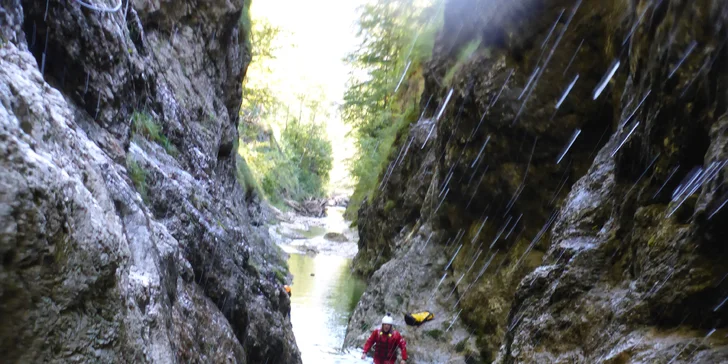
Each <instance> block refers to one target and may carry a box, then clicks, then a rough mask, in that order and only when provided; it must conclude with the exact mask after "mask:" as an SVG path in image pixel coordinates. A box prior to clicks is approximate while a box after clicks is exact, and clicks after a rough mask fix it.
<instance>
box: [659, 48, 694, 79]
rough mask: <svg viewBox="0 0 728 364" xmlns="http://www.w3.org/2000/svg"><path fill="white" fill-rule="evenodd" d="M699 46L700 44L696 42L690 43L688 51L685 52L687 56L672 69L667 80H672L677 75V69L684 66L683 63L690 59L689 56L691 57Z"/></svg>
mask: <svg viewBox="0 0 728 364" xmlns="http://www.w3.org/2000/svg"><path fill="white" fill-rule="evenodd" d="M697 45H698V42H696V41H692V42H690V45H688V49H687V50H686V51H685V54H684V55H683V56H682V58H681V59H680V61H679V62H678V63H677V64H676V65H675V67H674V68H673V69H672V71H670V75H669V76H667V79H671V78H672V76H673V75H674V74H675V72H677V69H678V68H680V66H682V64H683V62H685V60H686V59H687V58H688V56H690V53H692V52H693V50H694V49H695V47H696V46H697Z"/></svg>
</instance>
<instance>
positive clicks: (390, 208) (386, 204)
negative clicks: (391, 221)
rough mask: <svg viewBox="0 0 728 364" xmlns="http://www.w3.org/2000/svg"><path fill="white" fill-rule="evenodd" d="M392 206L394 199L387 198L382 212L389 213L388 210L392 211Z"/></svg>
mask: <svg viewBox="0 0 728 364" xmlns="http://www.w3.org/2000/svg"><path fill="white" fill-rule="evenodd" d="M394 206H395V203H394V201H392V200H388V201H387V202H386V203H385V204H384V213H385V214H388V213H389V212H390V211H392V209H393V208H394Z"/></svg>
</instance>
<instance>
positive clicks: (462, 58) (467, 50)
mask: <svg viewBox="0 0 728 364" xmlns="http://www.w3.org/2000/svg"><path fill="white" fill-rule="evenodd" d="M479 46H480V38H478V39H473V40H471V41H470V42H468V44H466V45H465V46H464V47H462V48H461V49H460V52H459V54H458V58H457V59H456V61H455V64H454V65H453V66H452V67H450V69H449V70H448V71H447V73H446V74H445V77H444V79H443V82H444V83H445V84H448V85H449V84H450V81H452V78H453V76H454V75H455V73H456V72H457V71H458V70H460V69H461V68H462V67H463V65H464V64H465V62H467V61H468V60H469V59H470V57H472V56H473V53H475V51H476V50H478V47H479Z"/></svg>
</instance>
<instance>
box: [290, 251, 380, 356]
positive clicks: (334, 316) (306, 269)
mask: <svg viewBox="0 0 728 364" xmlns="http://www.w3.org/2000/svg"><path fill="white" fill-rule="evenodd" d="M350 263H351V259H347V258H342V257H337V256H326V255H316V256H307V255H301V254H295V253H293V254H291V255H290V258H289V259H288V266H289V268H290V271H291V273H292V274H293V276H294V278H293V284H292V285H291V290H292V295H291V323H292V325H293V333H294V334H295V335H296V343H297V344H298V348H299V349H300V350H301V358H302V359H303V363H304V364H307V363H352V362H358V363H362V361H361V360H358V359H357V358H356V355H353V353H342V352H341V350H340V349H341V345H342V343H343V342H344V336H345V334H346V325H347V323H348V322H349V317H350V316H351V314H352V312H353V311H354V308H355V307H356V304H357V302H359V298H360V297H361V295H362V293H364V289H365V288H366V284H365V283H364V282H363V281H362V280H360V279H357V278H356V277H355V276H352V275H351V274H350V271H349V265H350ZM311 273H313V274H314V275H313V276H311Z"/></svg>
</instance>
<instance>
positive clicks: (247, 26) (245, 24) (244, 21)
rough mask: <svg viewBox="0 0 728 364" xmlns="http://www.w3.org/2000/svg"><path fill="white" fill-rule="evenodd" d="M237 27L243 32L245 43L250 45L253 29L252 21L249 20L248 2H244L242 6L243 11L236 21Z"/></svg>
mask: <svg viewBox="0 0 728 364" xmlns="http://www.w3.org/2000/svg"><path fill="white" fill-rule="evenodd" d="M238 25H239V26H240V30H242V31H243V36H244V37H245V43H248V44H250V39H251V34H250V32H251V29H252V28H253V21H252V19H251V18H250V1H245V3H244V5H243V10H242V11H241V12H240V19H239V20H238Z"/></svg>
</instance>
